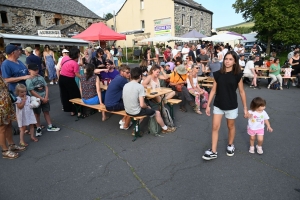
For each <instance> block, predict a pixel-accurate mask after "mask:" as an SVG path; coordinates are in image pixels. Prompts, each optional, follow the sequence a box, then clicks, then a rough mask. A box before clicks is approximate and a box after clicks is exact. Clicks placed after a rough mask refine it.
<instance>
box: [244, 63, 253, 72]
mask: <svg viewBox="0 0 300 200" xmlns="http://www.w3.org/2000/svg"><path fill="white" fill-rule="evenodd" d="M251 69H254V62H253V60H249V61H248V62H247V64H246V66H245V69H244V74H253V73H252V71H251Z"/></svg>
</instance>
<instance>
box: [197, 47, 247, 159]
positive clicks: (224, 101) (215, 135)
mask: <svg viewBox="0 0 300 200" xmlns="http://www.w3.org/2000/svg"><path fill="white" fill-rule="evenodd" d="M242 76H243V73H242V72H241V68H240V66H239V61H238V56H237V54H236V53H235V52H232V51H228V52H227V53H226V54H225V56H224V62H223V66H222V68H221V69H220V70H219V71H216V72H214V82H213V87H212V89H211V92H210V95H209V98H208V102H207V107H206V111H205V112H206V114H207V115H208V116H210V103H211V102H212V100H213V98H214V110H213V114H214V115H213V122H212V147H211V149H208V150H207V151H205V153H204V155H203V156H202V158H203V159H204V160H212V159H216V158H217V156H218V153H217V144H218V139H219V129H220V126H221V121H222V118H223V115H225V118H226V121H227V127H228V145H227V151H226V152H227V156H233V155H234V150H235V147H234V145H233V142H234V137H235V119H236V118H237V116H238V102H237V94H236V90H237V89H239V93H240V96H241V99H242V103H243V106H244V117H245V118H248V109H247V103H246V93H245V91H244V86H243V80H242Z"/></svg>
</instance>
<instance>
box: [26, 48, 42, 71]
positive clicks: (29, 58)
mask: <svg viewBox="0 0 300 200" xmlns="http://www.w3.org/2000/svg"><path fill="white" fill-rule="evenodd" d="M25 55H26V56H27V58H26V65H27V66H28V65H29V64H31V63H34V64H37V66H39V75H41V76H44V74H43V70H42V59H41V58H40V57H38V56H36V55H34V54H33V50H32V48H31V47H26V48H25Z"/></svg>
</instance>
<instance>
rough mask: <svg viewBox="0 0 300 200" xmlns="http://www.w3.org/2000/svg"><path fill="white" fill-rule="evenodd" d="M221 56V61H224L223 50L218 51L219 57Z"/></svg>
mask: <svg viewBox="0 0 300 200" xmlns="http://www.w3.org/2000/svg"><path fill="white" fill-rule="evenodd" d="M219 58H222V59H221V60H219V62H223V60H224V56H223V53H222V52H221V51H220V52H219V53H218V59H219Z"/></svg>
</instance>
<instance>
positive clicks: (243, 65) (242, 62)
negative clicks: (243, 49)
mask: <svg viewBox="0 0 300 200" xmlns="http://www.w3.org/2000/svg"><path fill="white" fill-rule="evenodd" d="M239 65H240V66H241V67H245V61H244V60H240V59H239Z"/></svg>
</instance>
